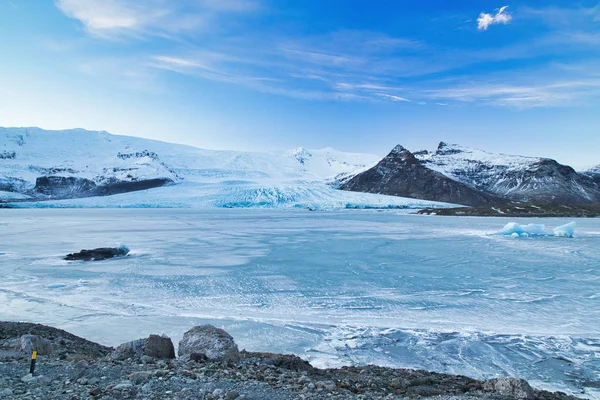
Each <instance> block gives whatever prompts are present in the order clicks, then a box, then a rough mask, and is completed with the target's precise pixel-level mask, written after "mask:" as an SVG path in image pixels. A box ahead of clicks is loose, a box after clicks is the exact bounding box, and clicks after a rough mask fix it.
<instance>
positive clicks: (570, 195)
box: [417, 142, 600, 203]
mask: <svg viewBox="0 0 600 400" xmlns="http://www.w3.org/2000/svg"><path fill="white" fill-rule="evenodd" d="M417 158H419V159H420V160H421V162H422V163H423V165H425V166H426V167H428V168H430V169H433V170H435V171H438V172H440V173H442V174H444V175H446V176H448V177H449V178H451V179H453V180H455V181H458V182H461V183H464V184H465V185H467V186H470V187H472V188H473V189H476V190H479V191H482V192H486V193H492V194H494V195H497V196H501V197H504V198H507V199H510V200H515V201H521V202H544V203H546V202H548V203H590V202H599V201H600V190H599V188H598V187H597V186H596V185H594V184H593V182H591V180H590V179H589V178H588V177H587V176H583V175H581V174H578V173H577V172H576V171H575V170H574V169H573V168H571V167H569V166H567V165H562V164H559V163H558V162H556V161H555V160H552V159H549V158H538V157H523V156H516V155H508V154H496V153H489V152H486V151H482V150H476V149H470V148H468V147H464V146H460V145H456V144H446V143H444V142H441V143H440V144H439V146H438V148H437V150H436V151H435V152H433V153H429V152H423V151H422V152H418V155H417Z"/></svg>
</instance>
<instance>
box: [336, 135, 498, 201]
mask: <svg viewBox="0 0 600 400" xmlns="http://www.w3.org/2000/svg"><path fill="white" fill-rule="evenodd" d="M340 189H342V190H351V191H357V192H368V193H378V194H387V195H392V196H403V197H411V198H416V199H427V200H434V201H442V202H447V203H456V204H465V205H470V206H481V205H489V204H495V203H500V202H503V200H502V199H501V198H498V197H496V196H494V195H491V194H487V193H482V192H479V191H477V190H475V189H472V188H470V187H469V186H467V185H465V184H463V183H461V182H457V181H454V180H452V179H450V178H448V177H447V176H445V175H443V174H441V173H439V172H437V171H434V170H432V169H429V168H427V167H425V166H423V164H422V163H421V162H420V161H419V160H418V159H417V158H416V157H415V156H414V155H413V154H412V153H411V152H410V151H408V150H407V149H405V148H404V147H402V146H400V145H398V146H396V147H395V148H394V149H393V150H392V151H391V152H390V153H389V154H388V155H387V156H386V157H385V158H384V159H383V160H381V161H380V162H379V163H378V164H377V165H375V166H374V167H373V168H371V169H369V170H367V171H365V172H362V173H360V174H358V175H356V176H354V177H353V178H351V179H350V180H348V181H346V182H345V183H343V184H341V185H340Z"/></svg>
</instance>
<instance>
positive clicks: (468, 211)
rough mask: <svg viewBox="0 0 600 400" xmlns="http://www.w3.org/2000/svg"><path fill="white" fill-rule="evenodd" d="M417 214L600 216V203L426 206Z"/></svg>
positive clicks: (540, 216)
mask: <svg viewBox="0 0 600 400" xmlns="http://www.w3.org/2000/svg"><path fill="white" fill-rule="evenodd" d="M417 214H426V215H445V216H468V217H529V218H544V217H562V218H597V217H600V204H504V205H497V206H494V207H491V206H489V207H456V208H425V209H423V210H420V211H418V212H417Z"/></svg>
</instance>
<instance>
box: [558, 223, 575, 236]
mask: <svg viewBox="0 0 600 400" xmlns="http://www.w3.org/2000/svg"><path fill="white" fill-rule="evenodd" d="M574 234H575V222H569V223H568V224H564V225H561V226H559V227H558V228H554V236H561V237H570V238H572V237H573V235H574Z"/></svg>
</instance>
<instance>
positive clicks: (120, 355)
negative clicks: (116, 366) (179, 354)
mask: <svg viewBox="0 0 600 400" xmlns="http://www.w3.org/2000/svg"><path fill="white" fill-rule="evenodd" d="M142 356H149V357H154V358H175V347H174V346H173V342H172V341H171V339H170V338H169V337H167V336H159V335H150V336H149V337H148V338H145V339H137V340H133V341H131V342H127V343H123V344H121V345H120V346H119V347H117V348H116V349H115V351H113V353H112V354H111V357H112V358H115V359H120V360H122V359H126V358H133V357H142Z"/></svg>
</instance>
